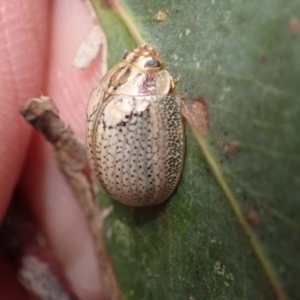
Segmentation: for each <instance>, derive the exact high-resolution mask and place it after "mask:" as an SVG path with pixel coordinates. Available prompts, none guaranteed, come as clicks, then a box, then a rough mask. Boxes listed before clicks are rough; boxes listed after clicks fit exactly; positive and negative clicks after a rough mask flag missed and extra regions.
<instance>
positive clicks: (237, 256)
mask: <svg viewBox="0 0 300 300" xmlns="http://www.w3.org/2000/svg"><path fill="white" fill-rule="evenodd" d="M121 5H122V7H123V8H124V9H125V10H126V11H127V12H128V13H129V16H130V18H131V20H132V21H133V22H134V23H135V24H136V28H137V29H138V30H139V31H140V33H141V34H142V36H143V38H144V39H145V40H146V42H147V43H149V44H151V45H152V46H154V47H155V48H156V49H157V50H158V52H159V53H160V54H161V56H162V57H163V59H164V63H165V65H167V66H168V67H169V69H170V73H171V74H172V75H173V77H175V78H177V79H178V80H179V82H178V84H177V90H178V91H179V92H180V93H182V94H183V96H184V99H185V101H186V103H188V104H191V103H193V101H194V100H196V99H201V101H202V102H205V103H206V105H207V108H208V118H209V119H208V120H209V131H208V135H207V137H206V138H207V143H208V144H209V145H210V148H209V151H211V153H212V156H213V157H214V159H215V160H216V161H217V162H218V163H219V166H220V167H221V170H222V180H223V179H224V181H226V182H227V183H228V186H229V188H230V190H231V192H232V193H233V194H234V195H235V201H236V202H235V204H236V205H238V206H240V207H241V212H242V215H241V218H242V219H243V221H244V222H245V221H248V223H247V224H248V228H249V229H250V230H251V234H252V235H253V236H255V237H256V238H257V241H258V249H254V248H253V244H252V243H251V236H250V237H249V234H248V233H247V232H246V231H245V229H244V228H243V227H242V226H240V223H241V220H240V219H239V217H237V215H236V214H235V213H234V212H233V210H232V204H231V203H230V201H228V197H227V196H226V195H225V194H224V192H223V190H222V188H221V186H220V181H219V180H217V178H216V176H215V173H214V172H213V171H212V170H211V169H210V168H209V165H208V164H207V162H206V159H205V157H204V155H203V153H202V151H201V150H200V148H199V146H198V145H197V143H196V141H195V138H194V136H193V134H192V133H191V131H190V129H189V127H188V126H186V135H187V143H186V161H185V167H184V172H183V177H182V180H181V183H180V185H179V187H178V189H177V191H176V193H175V194H174V195H173V197H172V198H171V199H170V200H169V201H168V202H167V203H166V204H164V205H161V206H158V207H151V208H149V207H148V208H130V207H126V206H124V205H122V204H119V203H116V202H114V201H112V200H110V199H109V198H108V197H107V196H106V195H104V193H101V195H100V199H101V205H113V206H114V211H113V213H112V214H111V215H110V216H109V217H108V219H107V220H106V228H105V230H106V231H105V234H106V240H107V247H108V249H109V252H110V254H111V257H112V260H113V263H114V266H115V270H116V273H117V276H118V278H119V283H120V286H121V289H122V291H123V294H124V298H125V299H238V300H239V299H284V298H285V297H286V298H290V299H296V298H297V297H298V294H299V293H298V285H299V279H300V263H299V262H300V239H299V233H300V201H299V191H300V159H299V155H298V152H299V149H300V135H299V133H298V130H299V128H300V112H299V110H300V105H299V101H300V96H299V95H300V84H299V80H300V50H299V49H300V25H299V19H297V18H296V17H295V16H298V17H299V18H300V3H299V1H297V0H293V1H288V2H287V1H284V0H277V1H275V0H272V1H258V0H253V1H246V0H240V1H229V0H223V1H214V0H212V1H204V0H201V1H200V0H190V1H180V0H173V1H164V0H160V1H158V0H152V1H140V0H139V1H138V0H126V1H125V0H124V1H122V2H121ZM160 10H161V11H164V12H166V19H165V20H162V21H160V20H157V19H156V17H155V14H156V13H157V12H159V11H160ZM98 12H99V13H100V20H101V24H102V26H103V27H104V30H105V32H106V34H107V37H108V49H109V63H110V65H111V66H112V65H113V64H115V63H117V62H118V61H120V60H121V58H122V56H123V54H124V53H125V52H127V51H128V50H130V49H132V48H134V47H135V44H134V41H133V39H132V37H131V35H130V33H129V31H128V30H127V29H126V26H125V25H124V23H123V22H122V21H121V20H120V19H119V18H118V16H117V15H116V14H115V13H114V12H113V11H111V10H109V9H107V8H105V9H103V8H100V7H99V6H98ZM257 251H260V253H262V256H263V261H262V260H261V259H259V258H258V256H257ZM263 262H267V267H266V266H264V264H263ZM268 272H269V273H268ZM270 274H272V276H274V278H275V282H274V281H273V282H272V280H271V281H270Z"/></svg>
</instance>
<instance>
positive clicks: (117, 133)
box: [86, 45, 184, 206]
mask: <svg viewBox="0 0 300 300" xmlns="http://www.w3.org/2000/svg"><path fill="white" fill-rule="evenodd" d="M149 61H150V62H149ZM147 62H148V63H147ZM149 66H150V67H149ZM173 88H174V81H173V79H172V77H171V75H170V74H169V72H168V71H167V70H165V69H162V67H161V59H160V57H159V56H158V54H157V53H156V52H155V51H154V50H153V48H151V47H150V46H148V45H143V46H141V47H139V48H137V49H134V50H133V51H131V52H130V53H129V54H128V55H127V56H126V57H125V58H124V60H123V61H122V62H120V63H119V64H117V65H116V66H115V67H114V68H113V69H111V70H110V71H109V72H108V73H107V74H106V75H105V76H104V78H103V79H102V81H101V82H100V83H99V84H98V85H97V86H96V87H95V88H94V90H93V91H92V93H91V96H90V99H89V103H88V107H87V141H86V144H87V155H88V160H89V163H90V165H91V167H92V169H93V170H94V172H95V174H96V176H97V178H98V180H99V181H100V184H101V186H102V187H103V188H104V189H105V190H106V192H107V193H108V194H109V195H110V196H111V197H112V198H114V199H115V200H118V201H120V202H122V203H124V204H127V205H131V206H148V205H156V204H160V203H162V202H164V201H166V200H167V199H168V198H169V197H170V196H171V194H172V193H173V192H174V190H175V188H176V187H177V185H178V182H179V180H180V177H181V173H182V167H183V161H184V128H183V123H182V118H181V110H180V101H181V99H180V97H178V96H176V95H175V94H171V91H172V89H173Z"/></svg>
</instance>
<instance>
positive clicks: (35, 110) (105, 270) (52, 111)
mask: <svg viewBox="0 0 300 300" xmlns="http://www.w3.org/2000/svg"><path fill="white" fill-rule="evenodd" d="M20 112H21V114H22V115H23V116H24V118H25V119H26V120H27V121H28V122H29V123H31V124H32V125H33V127H34V128H35V129H36V130H38V131H40V132H41V133H42V134H43V135H44V136H45V138H46V139H47V140H48V141H49V142H50V143H51V144H52V145H53V147H54V152H55V155H56V159H57V162H58V164H59V167H60V169H61V171H62V172H63V174H64V175H65V177H66V179H67V181H68V183H69V185H70V187H71V188H72V190H73V193H74V194H75V196H76V198H77V200H78V201H79V204H80V206H81V208H82V210H83V212H84V214H85V217H86V220H87V222H88V226H89V230H90V232H91V235H92V239H93V242H94V246H95V251H96V254H97V259H98V263H99V269H100V274H101V286H102V289H103V294H104V296H105V297H106V298H107V299H110V300H120V299H122V296H121V293H120V291H119V287H118V284H117V280H116V277H115V274H114V271H113V267H112V264H111V261H110V259H109V256H108V253H107V251H106V249H105V246H104V240H103V234H102V232H103V221H104V219H105V217H106V216H107V214H108V213H109V211H110V209H106V210H103V211H100V208H99V207H98V205H97V188H95V186H96V185H95V184H93V180H92V179H91V178H92V177H91V176H89V175H88V173H87V172H86V166H87V159H86V150H85V146H84V145H83V144H82V143H81V142H80V141H79V140H78V139H77V138H76V137H75V135H74V133H73V132H72V130H71V129H70V127H66V126H65V124H64V123H63V121H62V120H61V119H60V117H59V113H58V109H57V108H56V106H55V104H54V102H53V101H52V99H51V98H49V97H46V96H41V97H40V98H33V99H30V100H29V101H28V102H27V103H26V104H25V105H24V106H23V107H22V108H21V110H20Z"/></svg>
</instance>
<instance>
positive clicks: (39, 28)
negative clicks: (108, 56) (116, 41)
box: [0, 0, 101, 300]
mask: <svg viewBox="0 0 300 300" xmlns="http://www.w3.org/2000/svg"><path fill="white" fill-rule="evenodd" d="M92 26H93V20H92V18H91V17H90V15H89V13H88V11H87V9H86V8H85V6H84V4H83V1H81V0H72V1H69V0H49V1H47V0H39V1H34V0H14V1H10V0H0V62H1V63H0V95H1V97H0V121H1V125H0V220H2V219H3V217H4V215H5V213H6V211H7V208H8V205H9V202H10V200H11V198H12V194H13V192H14V191H15V190H16V188H17V190H18V194H19V195H22V199H21V201H22V202H23V203H24V205H26V207H27V208H28V210H29V211H30V213H31V215H32V216H33V218H34V220H35V221H36V223H37V224H38V226H39V228H40V229H41V231H42V232H43V234H44V235H45V236H46V238H47V239H48V241H49V243H50V245H51V247H52V249H53V251H54V253H55V255H56V257H57V259H58V261H59V262H60V264H61V265H62V266H63V269H64V271H65V275H66V277H67V279H68V280H69V282H70V284H71V286H72V288H73V290H74V292H75V294H76V295H77V296H78V297H79V298H80V299H85V300H92V299H101V296H100V295H101V286H100V283H99V282H100V279H99V278H100V277H99V276H100V275H99V274H98V271H97V267H96V266H97V263H96V258H95V255H94V252H93V249H92V242H91V239H90V236H89V233H88V230H87V226H86V223H85V220H84V217H83V214H82V212H81V210H80V208H79V206H78V204H77V202H76V200H75V198H74V196H73V194H72V191H71V190H70V188H69V187H68V185H67V184H66V181H65V179H64V178H63V176H62V174H61V173H60V171H59V170H58V167H57V164H56V162H55V159H54V156H53V153H52V149H51V146H50V145H49V144H48V143H47V142H46V141H45V140H44V138H43V137H42V136H41V134H39V133H37V132H34V130H33V129H32V127H31V126H30V125H29V124H27V123H26V122H25V120H24V119H23V117H22V116H21V115H20V113H19V109H20V107H21V106H22V105H23V104H24V103H25V102H26V101H27V100H28V99H30V98H32V97H38V96H40V95H41V94H43V95H49V96H50V97H51V98H53V99H54V101H55V103H56V105H57V107H58V109H59V111H60V116H61V118H62V119H63V121H64V122H65V123H66V124H69V125H70V126H71V128H72V129H73V131H74V132H75V134H76V136H78V137H79V138H80V139H81V140H84V135H85V107H86V104H87V100H88V97H89V93H90V91H91V90H92V88H93V86H94V85H95V84H96V82H97V81H98V80H99V79H100V77H101V74H100V70H101V68H100V65H101V61H100V59H98V60H97V61H95V62H94V63H93V65H92V66H91V67H90V68H88V69H87V70H85V71H82V70H79V69H76V68H75V67H73V66H72V60H73V59H74V56H75V54H76V51H77V49H78V47H79V45H80V43H81V42H82V40H83V39H84V37H85V36H86V35H87V34H88V32H89V31H90V30H91V28H92ZM0 298H1V299H15V300H18V299H24V295H23V294H22V293H21V292H20V290H19V288H18V283H17V279H16V276H15V273H14V272H13V270H12V269H11V267H10V264H9V263H8V262H7V261H6V259H5V256H4V255H3V254H2V253H1V252H0Z"/></svg>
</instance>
